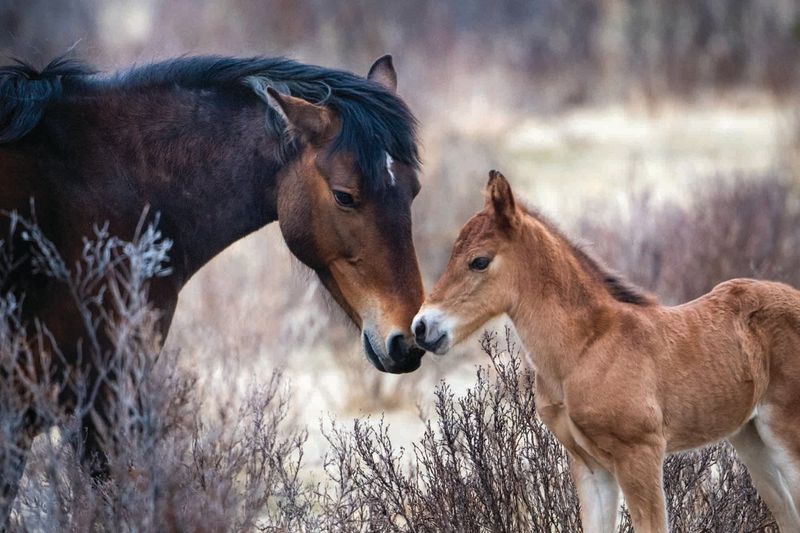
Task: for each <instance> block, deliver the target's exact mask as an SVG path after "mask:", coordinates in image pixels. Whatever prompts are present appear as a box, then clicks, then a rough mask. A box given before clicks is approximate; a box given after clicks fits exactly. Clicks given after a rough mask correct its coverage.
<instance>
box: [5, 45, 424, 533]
mask: <svg viewBox="0 0 800 533" xmlns="http://www.w3.org/2000/svg"><path fill="white" fill-rule="evenodd" d="M396 83H397V77H396V74H395V70H394V67H393V65H392V60H391V57H390V56H384V57H382V58H381V59H379V60H378V61H376V62H375V64H374V65H373V66H372V68H371V69H370V71H369V74H368V76H367V78H362V77H360V76H356V75H354V74H351V73H349V72H344V71H340V70H333V69H329V68H323V67H318V66H312V65H305V64H301V63H297V62H294V61H291V60H287V59H283V58H250V59H237V58H226V57H189V58H181V59H175V60H170V61H165V62H161V63H156V64H151V65H148V66H143V67H140V68H133V69H131V70H128V71H125V72H121V73H117V74H114V75H110V76H103V75H98V74H95V73H93V72H92V71H91V70H90V69H88V68H86V67H84V66H82V65H80V64H78V63H76V62H73V61H69V60H64V59H59V60H56V61H53V62H51V63H50V64H49V65H48V66H47V67H45V68H44V69H43V70H36V69H34V68H32V67H30V66H28V65H25V64H18V65H13V66H7V67H3V68H0V210H2V211H3V212H4V213H9V212H17V213H19V214H20V215H22V216H31V215H32V213H31V212H30V209H31V205H33V206H34V207H35V215H36V220H37V222H38V225H39V227H40V228H41V230H42V232H43V234H44V235H45V236H47V237H48V238H49V239H51V240H52V242H53V244H54V245H55V247H56V248H57V249H58V250H59V252H60V253H61V255H62V256H63V258H64V260H65V263H66V264H67V265H73V264H74V263H75V261H76V260H77V258H79V257H80V252H81V249H82V246H83V244H82V238H83V237H84V236H90V235H92V228H93V227H94V226H95V225H103V224H105V223H107V224H108V225H109V230H110V232H111V233H112V234H114V235H118V236H120V237H122V238H126V239H128V238H130V237H131V236H132V235H133V234H134V232H135V229H136V227H137V224H138V223H139V220H140V217H141V216H142V213H143V211H144V210H145V209H149V212H150V213H158V215H159V220H160V223H159V229H160V230H161V231H162V232H163V234H164V235H165V236H166V237H168V238H169V239H170V240H171V241H172V242H173V246H172V249H171V256H170V261H171V263H170V265H169V266H170V267H171V272H172V273H171V275H169V276H168V277H165V278H159V279H158V280H157V281H155V282H154V283H153V285H152V286H151V287H150V291H149V294H150V297H151V299H152V302H153V305H154V306H155V308H156V309H158V310H159V311H160V313H161V314H160V316H161V322H160V327H161V332H162V333H163V335H164V336H165V335H166V332H167V330H168V328H169V324H170V321H171V319H172V316H173V312H174V310H175V305H176V302H177V298H178V293H179V291H180V290H181V287H183V286H184V285H185V284H186V282H187V281H188V280H189V278H190V277H191V276H192V275H193V274H194V273H195V272H197V270H198V269H200V268H201V267H202V266H203V265H204V264H205V263H207V262H208V261H209V260H210V259H211V258H212V257H214V256H215V255H216V254H218V253H219V252H221V251H222V250H223V249H225V248H226V247H227V246H228V245H229V244H231V243H233V242H234V241H236V240H238V239H240V238H242V237H244V236H245V235H247V234H249V233H251V232H253V231H255V230H257V229H259V228H261V227H262V226H264V225H266V224H269V223H270V222H273V221H276V220H277V221H279V223H280V228H281V231H282V233H283V237H284V239H285V241H286V243H287V245H288V246H289V248H290V250H291V251H292V252H293V253H294V255H295V256H296V257H298V258H299V259H300V260H301V261H302V262H303V263H305V264H306V265H308V266H309V267H311V268H312V269H313V270H314V271H315V272H316V273H317V274H318V276H319V278H320V279H321V281H322V283H323V284H324V285H325V287H326V288H327V289H328V291H329V292H330V293H331V294H332V296H333V298H334V299H335V300H336V301H337V302H338V304H339V305H340V306H341V307H342V308H343V309H344V311H345V312H346V313H347V315H349V317H350V318H351V319H352V321H353V322H354V323H355V324H356V325H357V326H358V327H359V328H360V329H361V335H362V340H363V346H364V349H365V351H366V354H367V356H368V358H369V360H370V361H371V363H372V364H373V365H374V366H375V367H377V368H378V369H379V370H382V371H386V372H394V373H402V372H410V371H413V370H415V369H416V368H418V367H419V365H420V361H421V357H422V355H423V354H424V351H422V350H420V349H419V348H417V347H415V346H414V344H413V337H412V335H411V332H410V324H411V319H412V317H413V316H414V313H415V312H416V310H417V309H418V308H419V305H420V304H421V302H422V299H423V296H424V294H423V288H422V281H421V277H420V274H419V268H418V265H417V260H416V255H415V251H414V245H413V243H412V240H411V216H410V207H411V202H412V200H413V198H414V197H415V196H416V195H417V193H418V192H419V189H420V185H419V181H418V179H417V170H418V166H419V157H418V149H417V141H416V121H415V119H414V117H413V115H412V113H411V112H410V111H409V109H408V107H407V106H406V104H405V103H404V102H403V101H402V100H401V99H400V98H399V97H398V96H397V95H396V94H395V89H396ZM9 228H10V223H9V217H8V216H6V217H4V218H3V221H2V222H0V231H2V232H3V233H2V235H7V233H8V231H9ZM13 239H18V242H16V243H15V250H21V252H20V255H19V257H18V260H17V261H16V262H15V264H14V267H13V269H11V270H10V271H8V272H4V276H3V277H2V278H0V290H2V294H7V293H8V292H9V291H13V292H14V293H15V294H18V295H23V294H24V299H21V301H23V302H24V305H23V319H24V320H26V321H28V322H32V321H34V320H39V321H41V323H43V324H45V325H46V326H47V327H48V329H49V331H51V332H52V334H53V337H52V339H51V340H52V341H53V342H54V344H57V345H58V347H59V349H60V350H61V352H62V353H63V354H64V357H63V359H64V360H65V361H67V363H68V364H69V362H70V361H73V362H74V360H75V349H76V348H75V347H76V346H77V345H78V343H79V342H80V341H81V337H82V335H83V332H84V331H85V330H84V327H83V324H82V323H81V317H80V316H79V313H77V312H76V310H75V306H74V302H72V300H71V299H70V298H69V295H68V294H66V288H64V287H62V286H60V285H59V284H58V283H57V282H56V281H54V280H52V279H45V278H43V277H41V276H38V275H37V274H36V273H35V272H34V270H35V269H33V268H32V265H31V262H30V257H29V256H26V254H25V253H24V250H25V245H26V243H25V241H24V239H19V236H14V237H12V240H13ZM264 296H265V298H266V297H267V295H264ZM232 297H234V296H233V295H232ZM0 393H2V394H8V393H9V391H0ZM64 394H65V395H68V394H69V392H68V391H64ZM64 401H65V402H66V401H67V400H66V399H65V400H64ZM98 409H100V407H99V406H98ZM28 441H29V438H22V437H21V438H20V443H19V450H20V453H19V454H18V456H15V457H16V458H15V461H17V462H18V463H19V465H20V468H19V469H18V470H19V471H18V472H16V474H15V475H14V476H10V477H11V479H9V478H8V477H7V478H6V479H3V480H2V485H3V489H2V496H3V498H4V502H3V505H2V506H0V511H2V513H0V523H2V522H3V521H4V518H5V517H7V515H8V511H9V506H10V502H11V501H13V495H14V492H15V487H16V485H17V481H18V479H17V478H18V476H19V475H21V473H22V469H23V468H24V455H25V453H24V452H25V450H26V448H27V446H28ZM97 441H98V438H97V435H96V428H95V427H94V422H93V419H91V418H90V417H87V418H86V420H85V446H84V447H83V449H84V450H85V454H86V456H87V457H94V458H95V459H97V464H99V466H100V471H102V466H103V459H102V458H103V455H102V451H101V449H100V448H101V446H100V445H99V444H98V442H97ZM0 459H2V460H5V461H7V460H8V457H5V458H0Z"/></svg>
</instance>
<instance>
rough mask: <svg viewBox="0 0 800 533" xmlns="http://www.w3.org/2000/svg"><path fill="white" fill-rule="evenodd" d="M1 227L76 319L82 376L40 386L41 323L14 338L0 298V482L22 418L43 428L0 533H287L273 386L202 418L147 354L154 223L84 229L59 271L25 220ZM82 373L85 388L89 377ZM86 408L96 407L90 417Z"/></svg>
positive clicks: (14, 453)
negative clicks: (92, 459) (273, 531)
mask: <svg viewBox="0 0 800 533" xmlns="http://www.w3.org/2000/svg"><path fill="white" fill-rule="evenodd" d="M11 217H12V224H11V231H12V233H13V232H14V231H15V230H19V231H20V232H21V233H20V235H21V238H22V240H23V241H24V242H27V243H29V244H30V247H29V252H30V253H31V254H32V256H33V259H32V264H33V268H34V270H35V271H36V272H38V273H39V274H40V275H43V276H47V277H48V278H50V279H52V280H55V281H57V282H59V283H64V284H66V286H67V287H68V288H69V292H70V294H71V295H72V297H73V300H74V304H75V306H76V310H77V312H79V313H81V316H82V317H83V319H84V323H85V331H84V338H83V342H82V345H81V347H82V349H79V354H80V356H81V358H82V360H83V361H84V362H87V363H88V364H86V365H72V366H71V367H70V370H69V371H68V372H66V373H64V374H60V375H58V376H56V375H52V374H51V373H50V371H49V370H50V369H51V368H54V367H55V366H53V367H51V366H49V365H48V363H49V362H50V361H46V360H42V359H39V358H40V357H41V356H42V353H47V354H50V355H49V357H53V358H59V357H61V355H60V352H59V350H58V347H56V346H53V339H52V336H51V335H50V334H49V331H48V329H47V327H46V325H45V324H41V323H39V322H35V323H34V327H33V328H32V331H28V330H26V325H25V324H23V323H22V320H21V315H20V311H19V309H20V306H19V303H18V300H17V298H16V297H15V296H14V295H13V294H11V293H9V294H6V295H4V297H3V298H2V299H1V300H0V310H2V311H3V315H2V320H1V321H0V349H1V350H2V351H0V362H2V367H0V368H2V372H0V377H2V382H1V383H0V390H2V392H3V394H2V395H0V398H2V412H0V437H2V438H0V446H2V449H0V451H1V452H3V453H2V456H3V457H5V458H10V460H8V461H4V462H3V464H0V467H2V469H3V470H2V471H1V472H0V476H2V479H4V480H6V479H10V478H12V477H16V473H17V472H18V469H19V467H20V456H21V453H22V448H21V447H20V445H21V444H23V443H22V442H21V440H20V439H19V438H18V437H19V435H20V434H21V433H23V434H24V433H25V431H22V432H21V431H20V430H25V429H26V428H28V427H29V424H30V422H31V420H32V416H31V415H34V414H35V416H36V417H37V418H38V419H39V420H40V421H41V425H42V426H44V427H46V428H52V429H50V430H49V431H46V432H45V433H44V435H42V436H41V437H40V438H39V439H37V440H36V441H35V443H34V448H33V451H32V453H31V457H30V461H29V464H28V467H27V470H26V476H25V477H24V479H23V483H22V484H21V488H20V491H19V494H18V496H17V499H16V502H15V505H14V511H13V515H12V520H11V524H10V529H11V530H14V531H16V530H19V531H87V530H106V531H132V530H136V531H164V530H178V529H180V530H211V531H220V530H226V531H251V530H253V529H255V528H257V527H260V526H261V525H262V524H271V525H274V527H277V528H280V529H281V530H292V529H293V526H292V521H293V520H295V517H296V516H299V515H301V514H302V513H303V512H305V510H304V509H303V508H296V507H295V506H294V502H295V501H296V499H297V498H296V495H297V494H299V493H300V492H301V491H302V490H303V489H302V487H301V484H300V481H299V479H298V473H299V465H300V459H301V456H302V445H303V443H304V441H305V432H303V431H292V430H290V429H288V428H286V431H284V426H285V425H286V423H285V420H286V418H287V415H288V403H287V393H286V390H285V388H284V387H283V384H282V383H281V378H280V375H279V374H275V375H273V377H272V379H271V380H270V381H269V382H268V383H267V384H265V385H264V386H261V387H258V388H254V389H253V391H252V393H251V394H250V395H249V397H248V398H247V400H246V401H245V402H244V403H243V405H242V406H241V407H239V408H238V409H230V410H221V411H220V412H219V414H218V415H217V416H203V411H202V404H201V401H200V398H202V391H200V393H201V394H198V391H197V390H196V383H195V380H194V376H192V375H191V374H189V373H187V372H185V371H181V370H179V368H178V366H177V365H176V361H175V359H176V356H175V354H174V353H172V352H169V351H165V352H162V351H161V350H160V342H159V339H158V335H157V334H156V329H155V324H156V320H157V313H156V312H155V311H154V310H153V309H152V308H151V307H150V305H149V302H148V298H147V287H148V284H149V282H150V281H151V280H152V279H153V278H155V277H158V276H161V275H165V274H167V273H168V269H167V267H166V260H167V252H168V250H169V248H170V245H171V243H170V242H169V241H167V240H165V239H163V238H162V237H161V234H160V232H159V231H158V230H157V229H156V227H155V225H150V226H148V227H147V228H144V227H143V228H142V229H141V230H140V231H137V234H136V237H135V238H134V240H133V241H131V242H126V241H123V240H121V239H118V238H116V237H114V236H111V235H109V234H108V232H107V230H106V228H97V229H96V230H95V235H94V238H93V239H87V240H86V241H85V246H84V250H83V254H82V256H81V259H80V260H79V261H78V262H77V263H76V264H75V265H70V266H69V267H68V266H67V265H66V264H65V262H64V261H63V260H62V259H61V257H60V256H59V254H58V251H57V250H56V249H55V248H54V246H53V245H52V243H51V242H50V241H48V240H47V239H46V237H45V236H44V235H43V234H42V233H41V232H40V231H39V229H38V227H37V225H36V224H35V223H34V222H31V221H26V220H23V219H21V218H19V217H16V216H15V215H13V214H12V215H11ZM14 242H15V240H14V239H13V238H10V239H8V240H5V241H2V244H1V245H0V252H1V253H0V256H2V259H3V260H2V261H0V263H1V264H2V266H3V268H4V270H2V272H4V273H7V272H8V271H9V269H8V268H7V267H8V266H9V265H13V264H14V258H13V250H12V246H11V244H12V243H14ZM0 281H2V280H0ZM0 285H4V284H3V283H0ZM101 336H102V338H107V339H110V340H111V342H110V344H108V345H106V344H104V343H103V342H102V341H101ZM103 346H110V348H109V349H104V348H103ZM42 347H46V348H47V349H46V350H44V352H43V351H42V350H41V348H42ZM89 367H91V368H92V369H93V370H94V371H95V372H96V373H97V375H99V376H100V378H99V379H90V374H89V372H88V369H89ZM37 374H38V376H37ZM64 388H70V389H71V390H72V391H73V392H74V395H75V397H76V398H77V400H76V401H75V402H74V405H73V406H72V407H70V408H67V407H65V406H64V405H62V404H60V403H59V402H57V396H58V394H57V393H58V392H59V391H60V390H63V389H64ZM95 400H97V401H100V400H102V401H103V403H104V405H106V409H105V412H104V414H103V416H100V415H99V413H98V412H96V411H95V410H94V408H93V406H95V405H97V402H96V401H95ZM87 415H89V416H92V417H93V420H94V421H95V423H96V424H97V425H98V426H99V428H100V430H101V431H100V433H101V440H102V445H103V449H104V451H105V452H106V453H107V455H108V467H109V468H108V474H107V476H105V479H104V480H103V481H99V480H98V479H97V478H93V477H92V476H91V471H92V468H93V466H94V465H92V464H82V463H81V461H80V460H79V457H80V456H81V451H82V446H83V438H84V435H83V429H82V424H81V420H83V419H84V417H85V416H87ZM23 440H24V439H23Z"/></svg>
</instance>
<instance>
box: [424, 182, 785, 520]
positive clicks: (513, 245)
mask: <svg viewBox="0 0 800 533" xmlns="http://www.w3.org/2000/svg"><path fill="white" fill-rule="evenodd" d="M487 189H488V190H487V201H486V205H485V207H484V208H483V210H482V211H480V212H479V213H478V214H476V215H475V216H473V217H472V218H471V219H470V220H469V222H467V224H466V225H465V226H464V227H463V228H462V230H461V233H460V234H459V236H458V239H457V240H456V242H455V245H454V248H453V252H452V255H451V257H450V261H449V263H448V265H447V269H446V271H445V272H444V274H443V275H442V277H441V278H440V279H439V281H438V282H437V283H436V286H435V287H434V289H433V291H432V292H431V294H430V295H429V296H428V298H427V299H426V301H425V303H424V304H423V306H422V308H421V310H420V312H419V313H418V314H417V316H416V317H415V318H414V322H413V329H414V332H415V334H416V336H417V342H418V343H419V344H420V346H422V347H424V348H426V349H428V350H430V351H433V352H436V353H445V352H447V350H449V349H450V347H452V346H453V344H455V343H457V342H459V341H461V340H463V339H464V338H465V337H466V336H467V335H469V334H470V333H472V332H473V331H475V330H476V329H477V328H478V327H480V326H481V325H482V324H483V323H485V322H486V321H487V320H489V319H490V318H492V317H494V316H497V315H501V314H503V313H506V314H507V315H508V316H509V317H510V318H511V320H512V321H513V322H514V325H515V327H516V329H517V331H518V332H519V335H520V338H521V339H522V342H523V344H524V345H525V347H526V348H527V350H528V351H529V353H530V357H531V361H532V363H533V365H534V367H535V369H536V398H537V402H536V403H537V409H538V412H539V415H540V417H541V419H542V421H543V422H544V423H545V424H546V425H547V426H548V428H550V430H551V431H552V432H553V433H554V434H555V435H556V437H557V438H558V439H559V441H561V443H562V444H563V445H564V446H565V447H566V449H567V451H568V452H569V456H570V459H571V461H570V462H571V470H572V475H573V479H574V480H575V484H576V486H577V489H578V497H579V500H580V503H581V520H582V522H583V527H584V530H585V531H587V532H595V531H603V532H613V531H615V521H616V516H617V509H618V505H619V489H620V488H621V489H622V492H623V494H624V496H625V501H626V502H627V504H628V508H629V510H630V514H631V518H632V519H633V524H634V528H635V529H636V531H637V532H639V533H644V532H666V531H667V517H666V509H665V501H664V491H663V480H662V476H663V474H662V464H663V461H664V456H665V454H668V453H670V452H676V451H680V450H688V449H692V448H697V447H700V446H703V445H705V444H708V443H712V442H715V441H718V440H721V439H724V438H727V439H729V440H730V442H731V443H732V444H733V445H734V447H735V448H736V450H737V452H738V453H739V457H740V458H741V459H742V460H743V461H744V463H745V464H746V465H747V468H748V470H749V471H750V474H751V476H752V478H753V480H754V482H755V484H756V488H757V489H758V491H759V494H760V495H761V496H762V497H763V498H764V500H765V502H766V503H767V505H768V506H769V508H770V509H771V511H772V513H773V515H774V516H775V518H776V520H777V522H778V524H779V526H780V528H781V530H782V531H785V532H789V531H800V517H798V512H797V511H798V506H799V505H800V292H799V291H797V290H795V289H793V288H792V287H789V286H787V285H784V284H781V283H774V282H766V281H755V280H749V279H735V280H731V281H727V282H725V283H722V284H720V285H718V286H717V287H716V288H714V289H713V290H712V291H711V292H710V293H708V294H706V295H705V296H702V297H701V298H698V299H696V300H694V301H692V302H689V303H686V304H683V305H679V306H677V307H664V306H661V305H659V304H657V303H656V302H655V301H654V300H653V299H652V298H650V297H648V296H646V295H644V294H642V293H641V292H639V291H638V290H637V289H635V288H633V287H631V286H630V285H628V284H626V283H625V282H624V281H622V280H621V279H620V278H619V277H618V276H616V275H614V274H612V273H610V272H608V271H607V270H606V269H605V268H604V267H603V266H602V265H601V264H600V263H598V262H597V261H596V260H594V259H593V258H591V257H590V256H589V255H588V254H587V253H586V252H584V251H582V250H581V249H579V248H578V247H576V246H574V245H573V244H572V243H571V242H570V241H569V240H567V238H566V237H564V235H563V234H561V233H560V232H559V231H558V230H556V229H555V227H554V226H553V225H552V224H550V223H549V222H548V221H547V220H545V219H544V218H543V217H542V216H541V215H538V214H537V213H535V212H534V211H531V210H527V209H524V208H522V207H521V206H519V205H518V203H517V202H516V201H515V199H514V195H513V193H512V192H511V187H510V185H509V184H508V182H507V181H506V179H505V178H504V177H503V176H502V175H501V174H500V173H498V172H492V173H491V174H490V179H489V184H488V188H487Z"/></svg>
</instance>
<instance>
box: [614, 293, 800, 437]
mask: <svg viewBox="0 0 800 533" xmlns="http://www.w3.org/2000/svg"><path fill="white" fill-rule="evenodd" d="M642 313H644V314H645V316H644V317H643V319H642V320H640V321H638V322H640V323H643V324H644V325H643V326H639V327H641V328H643V329H644V330H645V331H643V332H641V333H640V335H639V337H640V338H642V339H647V340H646V341H644V343H645V345H644V347H643V348H644V350H643V351H645V352H646V353H648V355H649V356H650V357H652V358H653V363H654V366H653V369H654V371H655V373H656V376H655V381H656V382H657V383H658V394H659V396H660V398H659V400H660V402H659V403H660V404H661V409H662V411H663V417H664V427H665V430H666V433H667V434H666V435H665V436H666V437H667V447H668V450H669V451H676V450H681V449H688V448H694V447H698V446H702V445H703V444H706V443H708V442H713V441H716V440H719V439H722V438H725V437H726V436H728V435H730V434H732V433H734V432H735V431H736V430H737V429H738V428H739V427H740V426H741V425H742V424H743V423H745V422H747V421H748V420H750V419H751V418H753V417H755V416H756V415H757V414H758V411H759V409H762V410H770V409H772V410H774V409H781V410H783V409H787V410H794V411H796V412H798V413H800V291H797V290H796V289H794V288H792V287H790V286H788V285H785V284H782V283H776V282H768V281H757V280H751V279H734V280H730V281H726V282H724V283H721V284H720V285H718V286H716V287H715V288H714V289H713V290H712V291H711V292H709V293H708V294H706V295H704V296H702V297H700V298H698V299H696V300H693V301H691V302H688V303H686V304H683V305H680V306H676V307H655V308H652V309H650V310H645V311H642ZM622 329H623V330H624V327H623V328H622ZM647 330H649V333H648V332H647ZM621 334H622V335H627V336H630V332H625V331H621ZM799 444H800V443H799Z"/></svg>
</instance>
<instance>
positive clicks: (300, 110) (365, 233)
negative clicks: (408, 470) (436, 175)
mask: <svg viewBox="0 0 800 533" xmlns="http://www.w3.org/2000/svg"><path fill="white" fill-rule="evenodd" d="M368 78H369V80H372V82H370V87H372V89H371V90H373V91H380V92H382V93H384V94H383V95H379V96H383V97H385V100H384V102H377V103H376V104H375V105H379V106H380V105H383V106H386V105H387V103H388V104H393V103H396V104H399V105H403V104H402V102H401V101H400V100H399V99H397V98H396V97H395V96H394V91H395V86H396V77H395V71H394V68H393V66H392V62H391V58H390V57H389V56H385V57H383V58H381V59H379V60H378V61H377V62H376V63H375V65H373V67H372V69H370V73H369V76H368ZM363 83H367V82H366V81H364V82H363ZM376 83H377V84H380V85H382V86H383V88H380V87H378V86H377V85H376ZM266 91H267V94H268V101H269V103H270V105H271V106H272V107H273V109H275V110H276V111H277V112H278V113H279V115H280V116H281V117H282V118H283V121H284V122H285V124H286V126H287V128H288V134H289V135H291V136H292V137H293V139H292V142H294V143H295V147H296V151H297V153H296V155H295V157H293V158H292V159H291V161H290V162H289V164H288V166H287V168H286V169H285V171H284V173H283V177H282V179H280V180H279V184H278V192H277V211H278V220H279V223H280V227H281V231H282V233H283V236H284V239H285V240H286V243H287V244H288V246H289V248H290V249H291V251H292V253H294V255H295V256H297V257H298V258H299V259H300V260H301V261H302V262H303V263H305V264H306V265H308V266H309V267H311V268H312V269H314V271H316V273H317V274H318V275H319V278H320V279H321V280H322V283H323V284H324V285H325V287H326V288H327V289H328V291H329V292H330V293H331V295H332V296H333V298H334V299H335V300H336V301H337V302H338V304H339V305H340V306H341V307H342V308H343V309H344V310H345V312H346V313H347V314H348V315H349V317H350V318H351V319H352V320H353V322H354V323H355V324H356V325H357V326H359V327H360V328H361V335H362V342H363V346H364V350H365V351H366V353H367V355H368V357H369V360H370V361H371V362H372V364H373V365H375V367H377V368H378V369H379V370H382V371H386V372H393V373H401V372H411V371H413V370H416V369H417V368H418V367H419V366H420V362H421V358H422V355H423V354H424V353H425V352H424V351H423V350H420V349H419V348H417V347H416V346H415V345H414V342H413V335H412V334H411V331H410V325H411V319H412V318H413V317H414V314H415V313H416V311H417V309H419V306H420V304H421V303H422V299H423V297H424V293H423V287H422V279H421V276H420V273H419V267H418V265H417V257H416V254H415V251H414V244H413V242H412V240H411V202H412V200H413V199H414V197H415V196H416V195H417V193H418V192H419V189H420V184H419V181H418V179H417V170H416V166H417V161H416V146H414V147H413V158H410V159H409V157H408V154H405V155H404V156H402V155H401V154H398V152H401V150H399V149H397V147H396V146H387V145H386V143H385V141H384V140H382V139H381V133H383V136H384V138H385V137H386V135H390V134H387V133H386V132H385V130H386V129H387V125H390V124H391V123H390V122H388V123H380V121H381V118H380V117H379V116H378V117H376V116H374V115H373V116H363V117H355V118H354V117H353V113H354V110H353V109H352V108H351V109H342V108H340V109H337V108H336V106H335V103H332V104H330V105H328V104H327V103H322V104H316V103H312V102H309V101H307V100H304V99H302V98H298V97H294V96H289V95H286V94H282V93H280V92H278V91H276V90H275V89H273V88H272V87H270V88H268V89H266ZM403 110H404V111H403V112H404V113H407V109H406V108H405V106H404V105H403ZM344 113H349V115H348V116H347V117H343V114H344ZM373 113H374V110H373ZM408 118H409V119H410V120H411V121H413V118H411V116H410V114H408ZM354 120H362V122H363V126H364V128H363V129H362V130H360V131H356V132H351V131H344V129H345V128H348V127H352V123H353V121H354ZM410 132H411V133H412V134H413V124H412V125H411V126H410ZM348 136H350V137H351V139H349V147H348V139H347V137H348ZM352 136H356V137H359V136H360V137H361V138H356V139H352ZM412 142H413V141H412ZM377 144H380V146H376V145H377ZM389 144H391V142H389ZM395 155H397V157H394V156H395ZM403 157H405V159H406V160H405V161H403V160H402V159H403ZM370 165H371V167H370ZM365 167H368V168H365Z"/></svg>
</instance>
